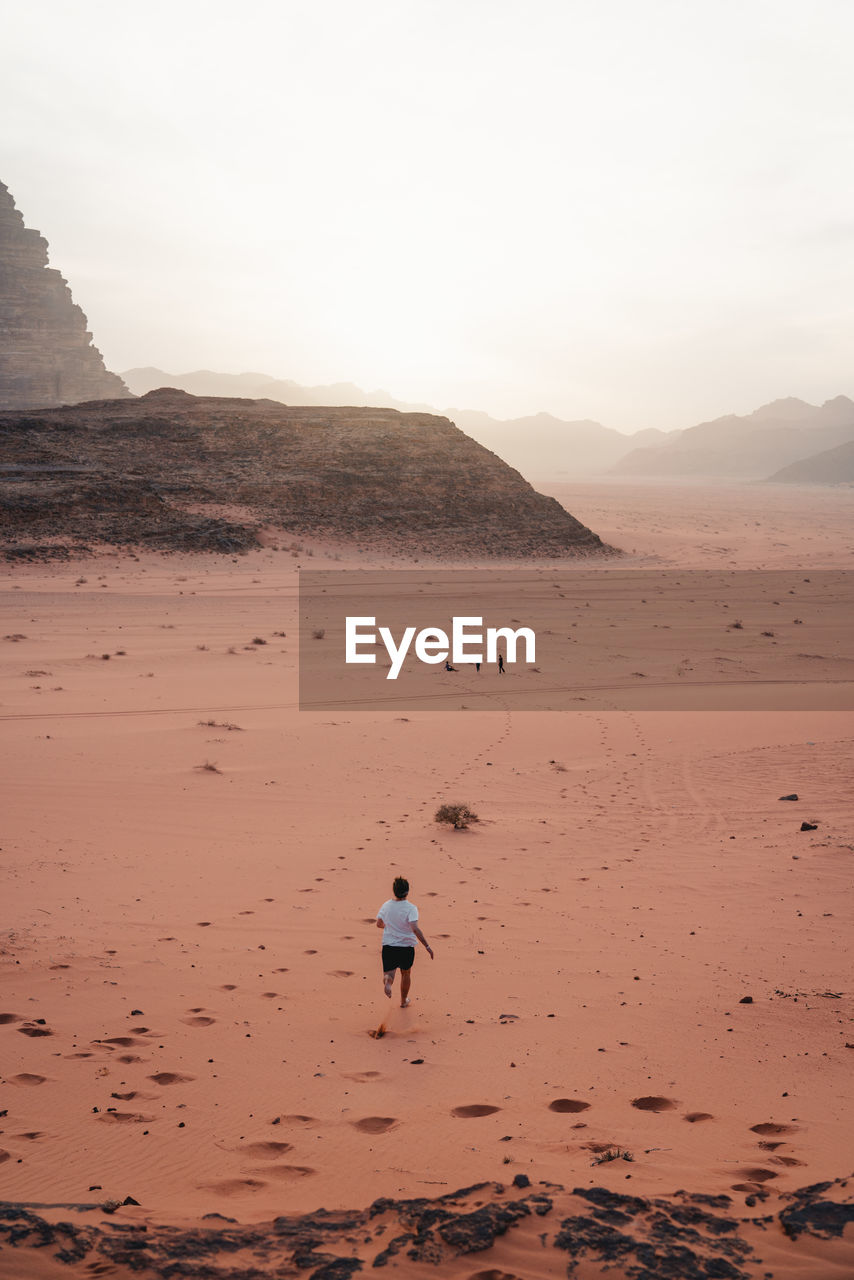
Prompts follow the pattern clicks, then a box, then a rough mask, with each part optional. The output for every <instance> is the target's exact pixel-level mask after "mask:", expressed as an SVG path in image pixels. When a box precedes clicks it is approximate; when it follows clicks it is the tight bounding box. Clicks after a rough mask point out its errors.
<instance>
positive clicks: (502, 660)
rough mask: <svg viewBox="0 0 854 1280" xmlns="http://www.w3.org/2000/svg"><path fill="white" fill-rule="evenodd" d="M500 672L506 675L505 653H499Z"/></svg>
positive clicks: (501, 674)
mask: <svg viewBox="0 0 854 1280" xmlns="http://www.w3.org/2000/svg"><path fill="white" fill-rule="evenodd" d="M498 674H499V675H500V676H503V675H504V655H503V653H499V655H498Z"/></svg>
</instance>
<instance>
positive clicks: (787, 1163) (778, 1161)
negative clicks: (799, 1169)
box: [770, 1156, 805, 1169]
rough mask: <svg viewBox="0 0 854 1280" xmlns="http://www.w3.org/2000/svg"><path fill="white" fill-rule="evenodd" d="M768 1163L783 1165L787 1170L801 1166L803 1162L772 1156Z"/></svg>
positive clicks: (793, 1158) (792, 1158) (791, 1158)
mask: <svg viewBox="0 0 854 1280" xmlns="http://www.w3.org/2000/svg"><path fill="white" fill-rule="evenodd" d="M770 1163H771V1164H782V1165H785V1167H786V1168H787V1169H792V1168H794V1167H795V1165H802V1164H804V1163H805V1162H804V1161H803V1160H796V1159H795V1157H794V1156H772V1157H771V1160H770Z"/></svg>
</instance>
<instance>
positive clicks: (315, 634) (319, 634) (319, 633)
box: [311, 627, 326, 640]
mask: <svg viewBox="0 0 854 1280" xmlns="http://www.w3.org/2000/svg"><path fill="white" fill-rule="evenodd" d="M325 635H326V632H325V630H324V629H323V627H317V629H316V630H314V631H312V633H311V638H312V640H322V639H323V637H324V636H325Z"/></svg>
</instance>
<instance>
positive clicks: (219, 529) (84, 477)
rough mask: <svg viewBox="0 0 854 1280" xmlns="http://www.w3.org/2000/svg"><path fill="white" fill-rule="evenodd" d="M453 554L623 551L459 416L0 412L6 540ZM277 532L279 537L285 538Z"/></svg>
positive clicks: (255, 409)
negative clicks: (469, 430) (302, 538)
mask: <svg viewBox="0 0 854 1280" xmlns="http://www.w3.org/2000/svg"><path fill="white" fill-rule="evenodd" d="M261 527H264V529H265V530H266V531H267V532H266V533H265V537H268V538H269V536H270V531H280V532H282V533H290V534H301V535H315V536H321V537H324V538H330V539H337V540H341V541H342V542H343V541H346V543H347V544H348V545H350V546H353V545H356V546H360V547H369V546H374V547H377V548H381V549H383V548H391V549H399V550H404V551H407V552H415V553H418V554H420V555H425V556H436V557H437V558H439V557H441V558H443V559H445V560H451V561H452V560H454V559H456V558H458V557H459V558H464V557H470V556H477V557H500V558H517V557H519V558H531V557H537V558H552V557H567V556H575V555H579V554H589V553H596V552H602V551H605V550H608V548H605V547H604V546H603V544H602V542H601V541H600V539H599V538H598V537H597V536H596V534H595V533H592V532H591V531H590V530H589V529H587V528H586V527H585V526H584V525H582V524H580V523H579V521H578V520H576V519H574V518H573V516H571V515H569V514H568V512H566V511H565V510H564V508H563V507H562V506H560V504H559V503H558V502H556V501H555V500H554V499H553V498H547V497H544V496H543V495H542V494H539V493H537V492H536V491H535V490H534V489H533V488H532V487H531V485H529V484H528V483H527V481H525V480H523V479H522V477H521V476H520V475H519V474H518V473H517V472H516V471H514V470H512V468H510V467H508V466H507V464H506V463H504V462H502V461H501V459H500V458H497V457H496V456H495V454H493V453H490V452H489V451H488V450H487V449H484V448H483V447H482V446H481V445H479V444H477V443H476V442H475V441H474V440H471V439H469V437H468V436H466V435H464V434H463V432H462V431H460V430H459V429H458V428H457V427H455V426H454V425H453V424H452V423H451V422H449V421H448V420H447V419H446V418H440V417H435V416H432V415H429V414H419V413H408V414H403V413H399V412H397V411H396V410H394V409H377V408H371V409H367V408H346V409H344V408H311V407H302V408H294V407H286V406H284V405H282V404H279V403H277V402H276V401H273V400H248V399H225V398H213V397H207V396H205V397H201V396H192V395H189V394H188V393H187V392H183V391H177V390H174V389H161V390H159V391H151V392H149V393H148V394H147V395H145V396H143V397H142V398H141V399H138V400H137V399H128V400H104V401H97V402H94V403H89V404H82V405H77V406H74V407H65V408H61V409H46V410H39V411H36V410H30V411H27V412H20V411H19V412H8V411H7V412H2V413H0V546H3V547H4V548H5V553H6V554H7V556H8V555H18V556H24V555H35V554H63V553H65V554H67V553H68V552H69V551H71V550H79V549H80V548H81V547H82V546H86V545H90V544H92V543H97V542H106V543H112V544H124V545H133V544H136V545H142V546H149V547H163V548H173V549H178V548H185V549H198V550H211V549H212V550H221V551H229V550H234V549H244V548H248V547H252V546H255V545H258V541H259V538H258V533H259V529H260V528H261ZM273 536H274V537H275V534H273Z"/></svg>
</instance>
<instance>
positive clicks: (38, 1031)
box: [18, 1023, 53, 1036]
mask: <svg viewBox="0 0 854 1280" xmlns="http://www.w3.org/2000/svg"><path fill="white" fill-rule="evenodd" d="M18 1033H19V1034H20V1035H22V1036H52V1035H53V1032H52V1031H51V1029H50V1027H39V1026H36V1025H35V1024H34V1023H29V1024H28V1025H27V1026H25V1027H18Z"/></svg>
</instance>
